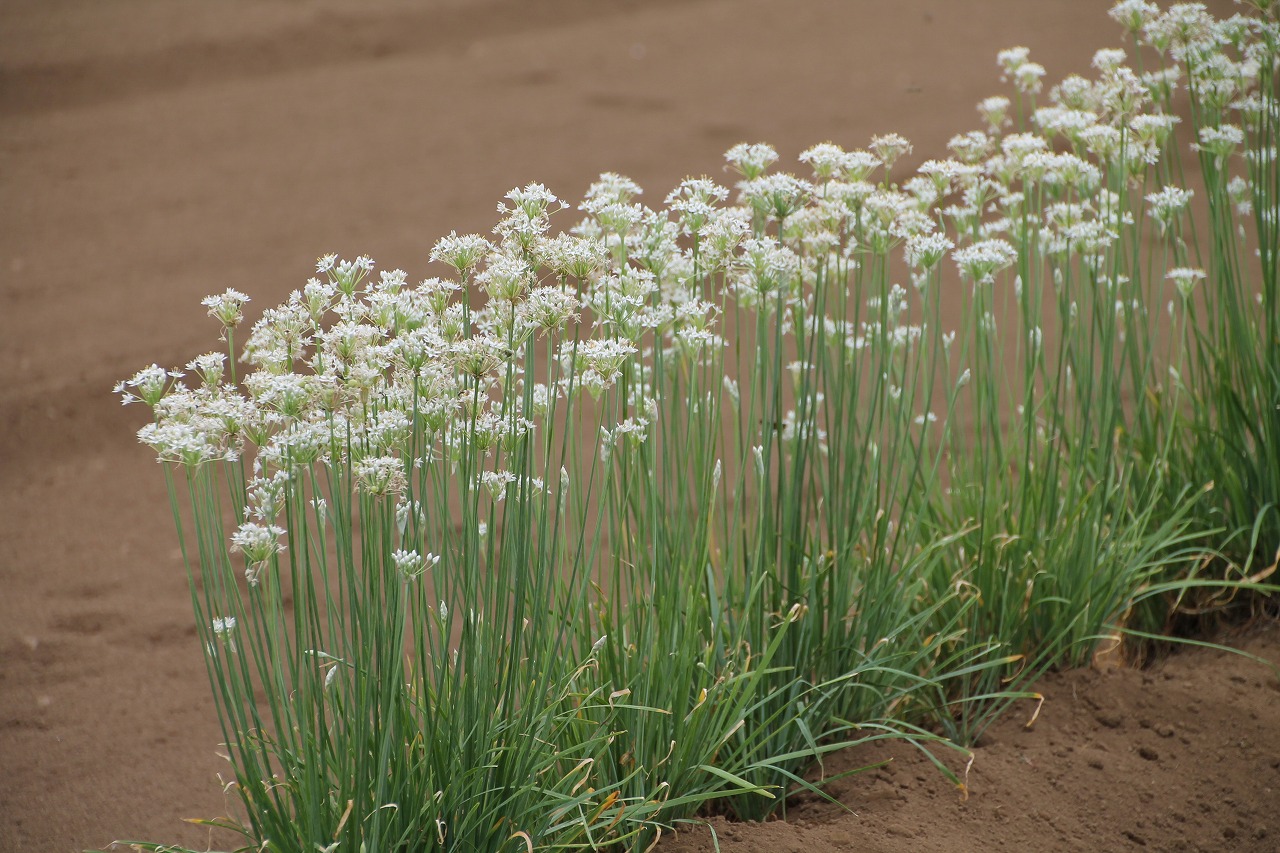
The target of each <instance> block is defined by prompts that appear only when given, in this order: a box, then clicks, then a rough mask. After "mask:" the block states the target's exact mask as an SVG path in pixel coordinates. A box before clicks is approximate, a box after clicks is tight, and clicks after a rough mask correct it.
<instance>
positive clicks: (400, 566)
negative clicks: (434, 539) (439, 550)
mask: <svg viewBox="0 0 1280 853" xmlns="http://www.w3.org/2000/svg"><path fill="white" fill-rule="evenodd" d="M391 562H392V563H394V564H395V567H396V571H398V572H400V575H401V577H403V578H404V579H405V580H406V581H412V580H416V579H418V578H419V577H421V576H422V574H423V572H425V571H426V570H427V569H430V568H431V567H432V566H435V565H436V564H437V563H439V562H440V557H439V556H437V555H435V554H430V553H429V554H427V555H426V556H425V557H424V556H423V555H422V554H419V553H418V552H417V551H404V550H396V551H393V552H392V553H391Z"/></svg>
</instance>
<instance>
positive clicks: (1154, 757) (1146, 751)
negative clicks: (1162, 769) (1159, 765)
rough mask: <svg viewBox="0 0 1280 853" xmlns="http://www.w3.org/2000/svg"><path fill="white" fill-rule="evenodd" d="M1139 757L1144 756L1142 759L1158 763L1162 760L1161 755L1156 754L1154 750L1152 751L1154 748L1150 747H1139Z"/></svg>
mask: <svg viewBox="0 0 1280 853" xmlns="http://www.w3.org/2000/svg"><path fill="white" fill-rule="evenodd" d="M1138 755H1140V756H1142V757H1143V758H1145V759H1146V760H1147V761H1158V760H1160V753H1158V752H1156V751H1155V750H1154V749H1152V748H1151V747H1149V746H1140V747H1138Z"/></svg>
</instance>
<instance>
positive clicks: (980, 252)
mask: <svg viewBox="0 0 1280 853" xmlns="http://www.w3.org/2000/svg"><path fill="white" fill-rule="evenodd" d="M951 257H952V259H953V260H954V261H955V262H956V266H958V267H959V268H960V271H961V272H962V273H964V274H965V275H967V276H969V277H970V278H972V279H973V280H974V281H979V282H986V281H990V280H991V279H992V278H993V277H994V276H995V274H996V273H997V272H999V271H1000V270H1002V269H1004V268H1005V267H1007V266H1009V265H1010V264H1012V263H1013V262H1014V261H1016V260H1017V259H1018V252H1017V250H1016V249H1014V248H1013V246H1012V245H1010V244H1009V243H1008V242H1006V241H1005V240H999V239H996V240H982V241H980V242H977V243H973V244H971V245H969V246H965V247H964V248H962V249H957V250H956V251H955V252H953V253H952V254H951Z"/></svg>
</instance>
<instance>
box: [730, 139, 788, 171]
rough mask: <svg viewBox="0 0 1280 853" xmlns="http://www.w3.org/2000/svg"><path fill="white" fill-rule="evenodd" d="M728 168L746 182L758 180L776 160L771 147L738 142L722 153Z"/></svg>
mask: <svg viewBox="0 0 1280 853" xmlns="http://www.w3.org/2000/svg"><path fill="white" fill-rule="evenodd" d="M724 159H725V160H727V161H728V162H729V167H730V168H731V169H733V170H734V171H735V172H737V173H738V174H740V175H742V177H744V178H746V179H747V180H751V179H752V178H758V177H760V175H762V174H764V172H765V170H766V169H768V168H769V167H770V166H772V165H773V164H774V163H775V162H777V159H778V152H777V151H775V150H774V148H773V146H771V145H765V144H763V143H753V144H752V143H746V142H740V143H738V144H737V145H735V146H733V147H732V148H730V149H729V150H728V151H726V152H725V153H724Z"/></svg>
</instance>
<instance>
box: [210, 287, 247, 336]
mask: <svg viewBox="0 0 1280 853" xmlns="http://www.w3.org/2000/svg"><path fill="white" fill-rule="evenodd" d="M248 301H249V297H247V296H245V295H244V294H243V293H241V292H240V291H238V290H232V289H231V288H229V287H228V288H227V289H226V290H225V291H224V292H222V293H219V294H215V295H214V296H206V297H205V298H204V299H201V300H200V304H201V305H203V306H205V307H206V308H208V309H209V316H210V317H213V318H214V319H216V320H217V321H218V322H219V323H221V324H222V325H223V327H224V328H227V329H234V328H235V327H236V326H239V325H240V322H241V321H242V320H244V304H245V303H246V302H248Z"/></svg>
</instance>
